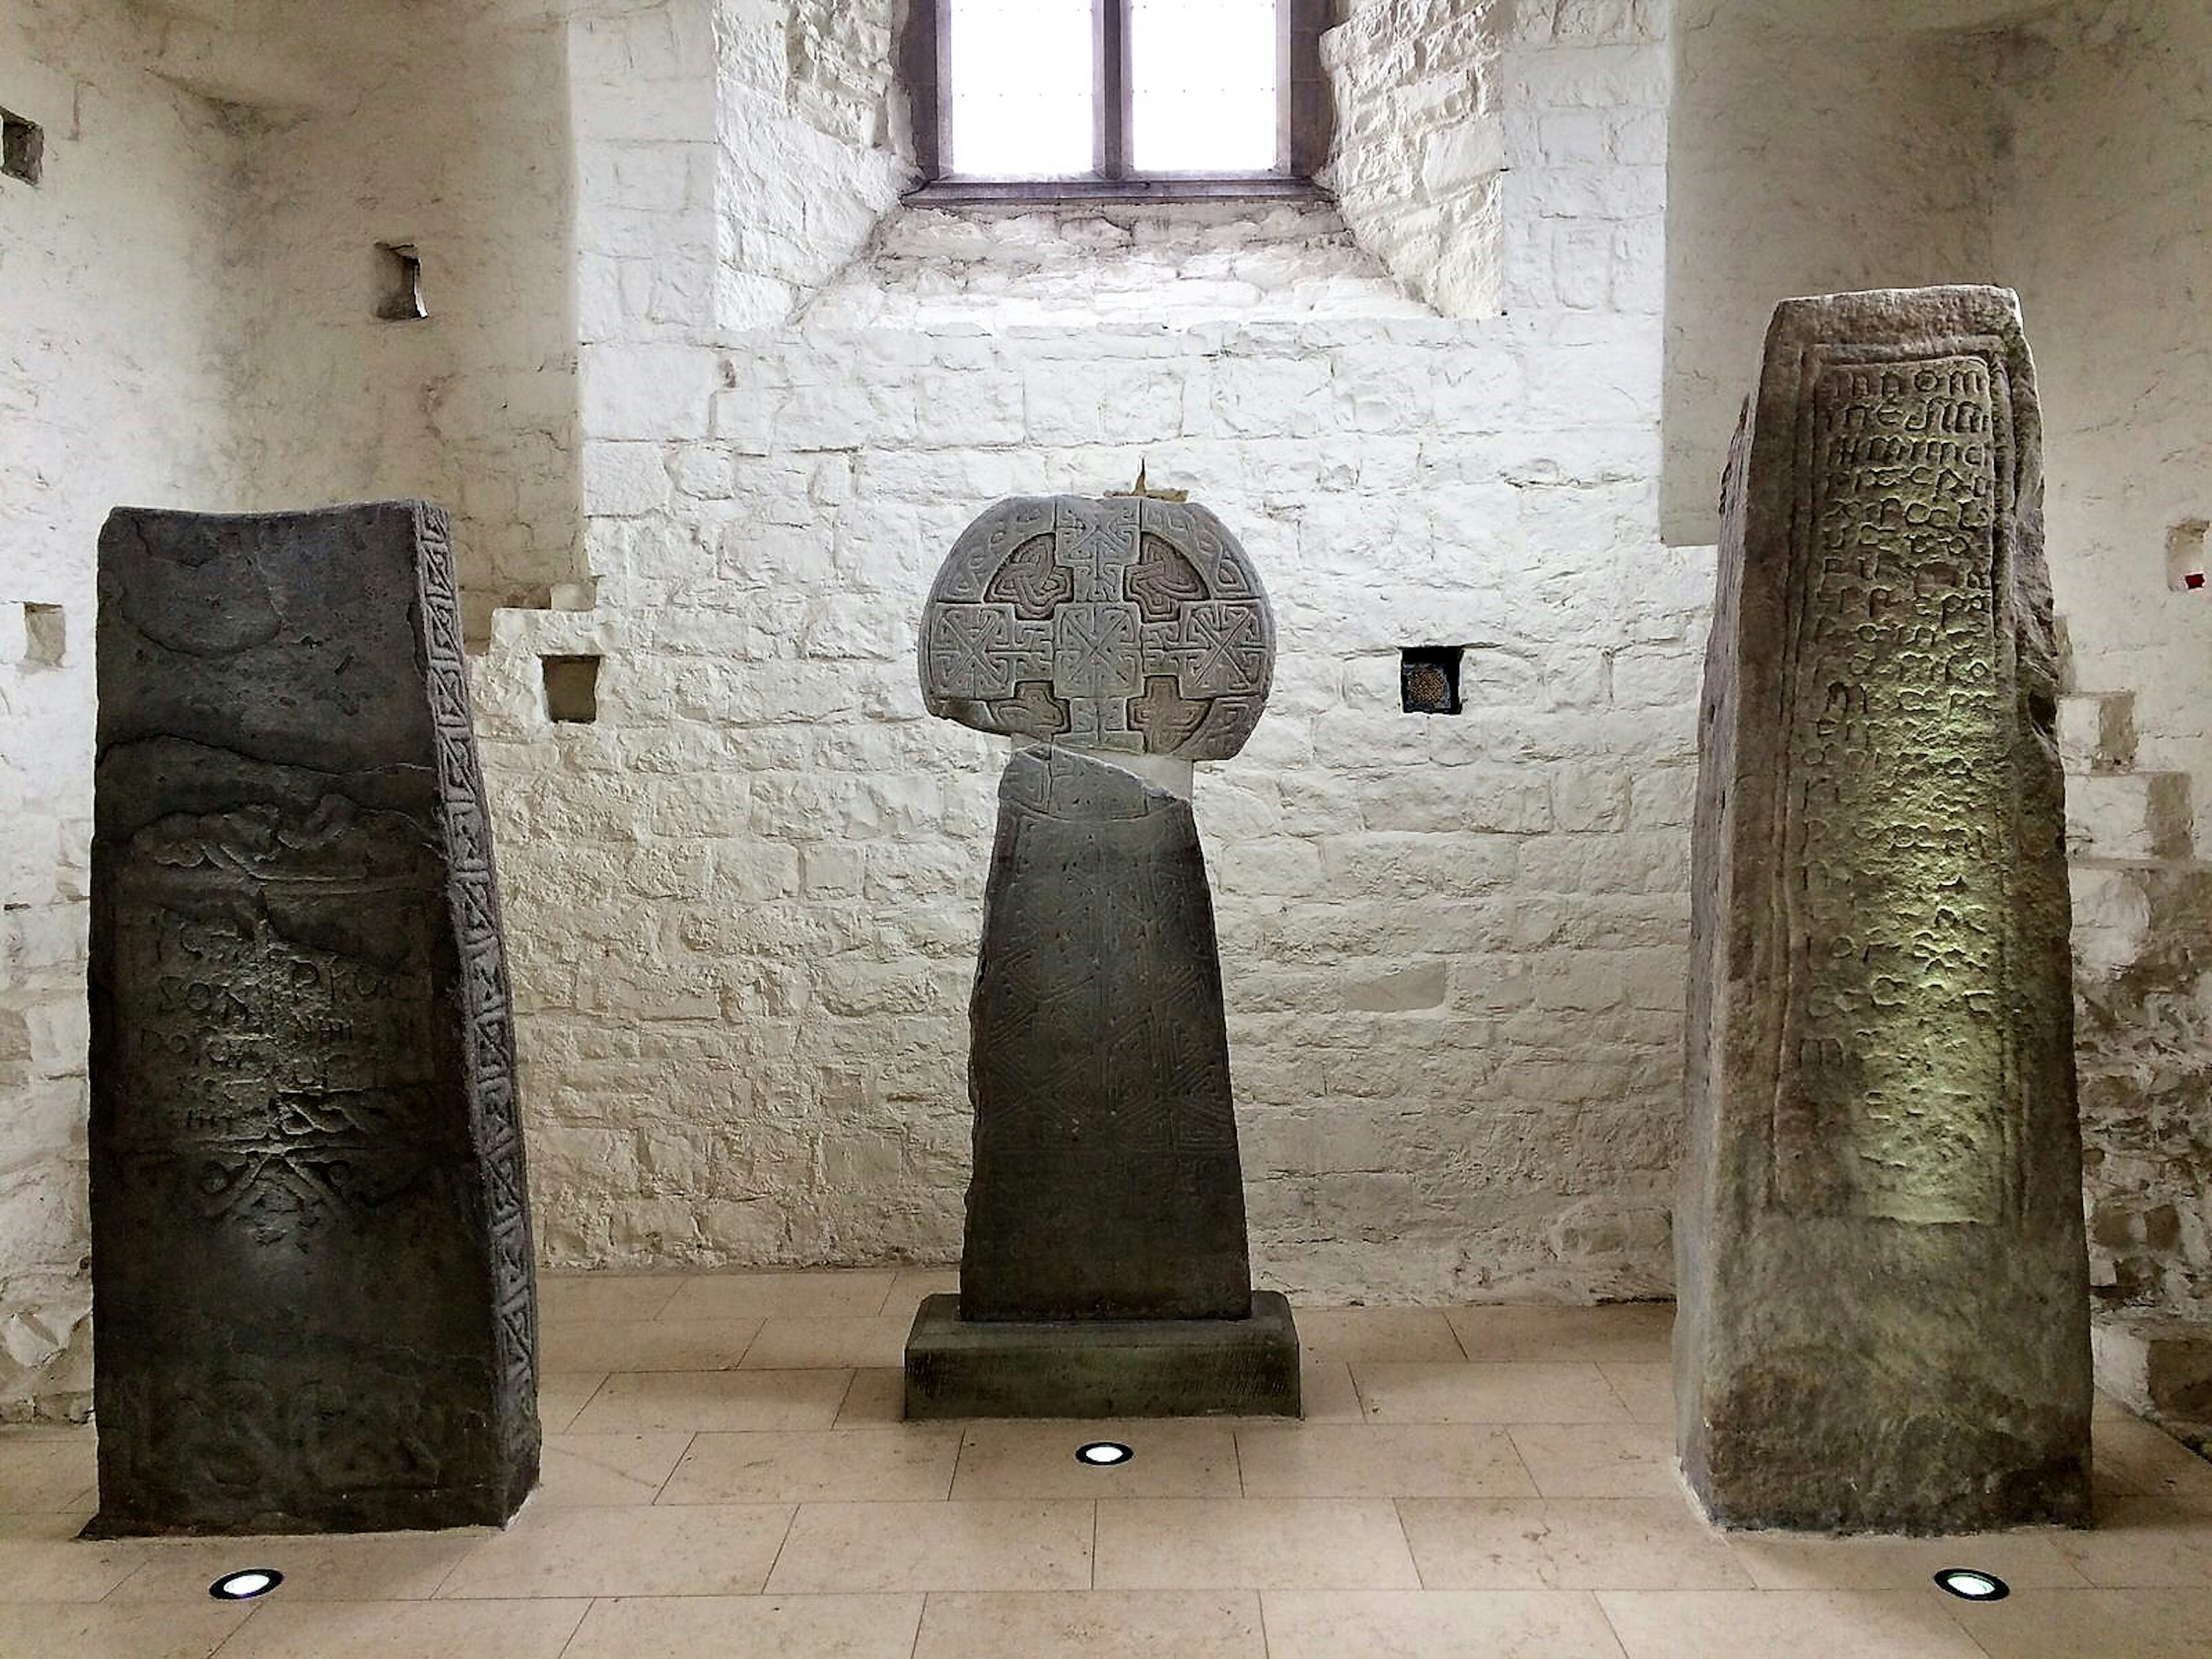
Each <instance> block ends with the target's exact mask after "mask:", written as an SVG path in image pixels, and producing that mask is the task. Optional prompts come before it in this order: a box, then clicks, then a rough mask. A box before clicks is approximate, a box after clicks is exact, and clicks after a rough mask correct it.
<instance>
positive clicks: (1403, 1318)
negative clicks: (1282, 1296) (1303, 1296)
mask: <svg viewBox="0 0 2212 1659" xmlns="http://www.w3.org/2000/svg"><path fill="white" fill-rule="evenodd" d="M1292 1311H1293V1314H1294V1316H1295V1317H1296V1318H1297V1327H1298V1346H1299V1347H1300V1348H1301V1349H1302V1350H1303V1351H1304V1354H1305V1357H1306V1358H1309V1359H1342V1360H1346V1361H1350V1362H1352V1363H1358V1364H1376V1363H1382V1362H1395V1363H1401V1364H1402V1363H1407V1362H1419V1361H1431V1362H1435V1361H1444V1362H1456V1361H1458V1360H1462V1359H1464V1358H1467V1356H1466V1355H1465V1354H1463V1353H1462V1352H1460V1346H1459V1339H1458V1338H1457V1337H1456V1336H1454V1335H1453V1334H1452V1328H1451V1325H1450V1323H1449V1321H1447V1320H1446V1319H1445V1317H1444V1316H1443V1314H1442V1313H1441V1312H1439V1311H1438V1310H1436V1309H1434V1308H1298V1309H1295V1310H1292Z"/></svg>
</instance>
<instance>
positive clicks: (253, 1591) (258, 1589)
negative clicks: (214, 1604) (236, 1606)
mask: <svg viewBox="0 0 2212 1659" xmlns="http://www.w3.org/2000/svg"><path fill="white" fill-rule="evenodd" d="M283 1582H284V1575H283V1573H281V1572H279V1571H276V1568H274V1567H248V1568H247V1569H246V1571H244V1572H227V1573H225V1574H223V1576H222V1577H220V1578H218V1579H216V1581H215V1583H212V1584H210V1585H209V1586H208V1594H209V1595H212V1596H213V1597H215V1599H216V1601H252V1599H253V1598H254V1597H255V1596H257V1595H268V1594H269V1592H270V1590H273V1589H276V1586H277V1585H279V1584H281V1583H283Z"/></svg>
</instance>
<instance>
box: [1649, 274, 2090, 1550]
mask: <svg viewBox="0 0 2212 1659" xmlns="http://www.w3.org/2000/svg"><path fill="white" fill-rule="evenodd" d="M2040 468H2041V456H2040V448H2039V422H2038V416H2037V408H2036V398H2035V383H2034V375H2033V368H2031V366H2030V363H2029V359H2028V352H2027V344H2026V342H2025V340H2024V339H2023V337H2022V335H2021V324H2020V314H2019V307H2018V302H2017V301H2015V298H2014V297H2013V295H2010V294H2009V293H2008V292H2005V291H2004V290H2002V289H1972V288H1960V289H1915V290H1905V291H1893V292H1884V293H1875V294H1863V295H1838V296H1835V297H1832V298H1829V299H1825V300H1807V301H1790V303H1788V304H1786V305H1784V306H1783V307H1781V308H1780V309H1779V310H1778V312H1777V313H1775V319H1774V323H1773V326H1772V328H1771V330H1770V331H1769V333H1768V336H1767V341H1766V355H1765V370H1764V374H1763V375H1762V377H1761V380H1760V382H1759V393H1758V398H1757V400H1756V402H1755V404H1753V406H1752V407H1751V409H1750V410H1749V411H1748V412H1747V417H1746V424H1745V428H1744V429H1743V431H1742V432H1741V433H1740V434H1739V435H1738V439H1737V444H1736V449H1735V455H1734V457H1733V459H1732V460H1731V464H1730V467H1729V483H1728V486H1727V496H1726V516H1725V523H1724V527H1723V547H1722V550H1721V570H1720V581H1719V596H1718V604H1717V611H1716V616H1715V620H1714V625H1713V630H1712V635H1711V648H1710V652H1709V654H1708V657H1707V660H1706V671H1705V702H1704V708H1703V711H1702V719H1701V727H1700V744H1699V749H1700V764H1699V802H1698V815H1697V825H1696V830H1695V842H1694V872H1693V892H1694V897H1693V902H1692V912H1693V915H1692V927H1693V932H1694V937H1695V951H1694V967H1693V971H1692V986H1691V995H1690V1021H1689V1053H1688V1067H1687V1070H1688V1094H1689V1116H1690V1142H1689V1146H1688V1150H1687V1155H1686V1158H1685V1162H1684V1190H1683V1194H1682V1201H1681V1203H1680V1206H1679V1209H1678V1212H1677V1218H1676V1226H1675V1238H1676V1249H1677V1255H1678V1268H1679V1277H1678V1295H1679V1297H1680V1310H1679V1316H1678V1318H1677V1320H1676V1322H1675V1328H1674V1329H1675V1385H1676V1397H1677V1406H1678V1411H1679V1429H1680V1442H1681V1449H1682V1459H1683V1463H1684V1467H1685V1470H1686V1474H1687V1475H1688V1477H1689V1480H1690V1482H1691V1485H1692V1487H1693V1488H1694V1489H1695V1490H1696V1492H1698V1494H1699V1497H1700V1498H1702V1499H1703V1500H1704V1502H1705V1504H1706V1506H1707V1508H1708V1509H1709V1510H1710V1511H1711V1513H1712V1515H1713V1516H1715V1518H1716V1519H1717V1520H1719V1521H1721V1522H1723V1523H1726V1524H1729V1525H1738V1526H1771V1527H1790V1528H1807V1529H1831V1528H1832V1529H1840V1530H1881V1531H1902V1532H1950V1531H1960V1530H1965V1529H1970V1528H1988V1527H2002V1526H2011V1525H2018V1524H2023V1523H2027V1522H2071V1523H2077V1524H2078V1523H2082V1522H2087V1519H2088V1515H2089V1486H2088V1474H2089V1407H2090V1398H2091V1395H2090V1371H2089V1349H2088V1330H2087V1306H2088V1286H2087V1263H2086V1258H2085V1255H2084V1249H2083V1243H2082V1230H2081V1139H2080V1133H2079V1127H2078V1122H2077V1119H2076V1115H2075V1079H2074V1060H2073V1043H2072V1026H2073V1004H2072V1001H2071V999H2070V994H2069V952H2068V942H2067V933H2068V897H2067V877H2066V865H2065V857H2064V850H2063V802H2062V794H2061V792H2062V787H2063V786H2062V783H2061V779H2060V775H2059V764H2058V756H2057V743H2056V738H2055V732H2054V724H2055V719H2056V701H2055V700H2056V696H2057V673H2056V662H2055V652H2054V647H2053V639H2052V630H2051V597H2050V587H2049V583H2048V579H2047V577H2046V574H2045V567H2044V558H2043V531H2042V507H2041V501H2042V480H2041V472H2040Z"/></svg>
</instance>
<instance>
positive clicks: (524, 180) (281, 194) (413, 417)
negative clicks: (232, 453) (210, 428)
mask: <svg viewBox="0 0 2212 1659" xmlns="http://www.w3.org/2000/svg"><path fill="white" fill-rule="evenodd" d="M560 9H561V8H560V6H559V4H558V0H473V3H471V4H467V5H461V6H452V5H446V6H433V7H422V6H416V5H410V4H405V3H402V0H370V3H356V4H351V5H347V6H343V7H337V8H326V9H319V10H318V11H317V12H316V14H315V15H314V17H313V21H312V24H311V25H310V26H307V27H302V25H301V21H300V19H299V17H298V15H297V8H295V7H293V6H291V5H289V3H286V0H261V13H260V15H258V17H257V18H255V19H253V20H252V23H253V27H252V30H251V31H250V32H249V38H252V39H258V40H274V41H278V42H283V43H287V44H289V46H291V48H292V49H293V50H294V51H295V52H298V51H306V52H313V53H314V54H315V56H314V58H313V63H314V64H316V66H317V68H318V70H319V75H320V77H321V81H322V85H321V86H320V87H319V88H318V89H317V92H316V94H315V95H314V96H313V98H312V99H311V100H307V101H304V102H302V103H301V104H300V105H298V106H294V107H284V106H278V107H276V108H275V109H273V110H270V111H269V112H267V113H265V114H264V116H263V117H262V118H260V119H259V121H258V122H257V123H256V124H255V125H254V126H253V129H252V135H251V141H250V146H249V149H248V153H247V155H246V167H245V172H244V176H243V183H244V193H243V200H242V201H240V203H239V204H238V207H237V210H236V211H237V214H238V221H239V222H238V234H237V241H236V244H235V245H234V246H235V264H234V270H233V272H232V274H231V276H229V278H228V288H229V289H230V291H231V297H232V301H233V303H234V304H235V305H236V306H238V307H240V310H241V311H244V312H246V313H250V316H251V336H250V337H251V340H252V348H251V350H250V352H249V353H248V356H247V357H246V367H247V375H246V388H245V398H246V412H247V414H248V416H249V418H250V421H251V423H252V441H251V445H250V447H249V450H248V453H247V454H246V469H245V473H244V480H245V483H246V495H245V498H244V500H243V501H242V503H241V504H242V505H245V506H248V507H255V508H271V509H274V508H288V507H310V506H319V505H321V504H323V503H325V502H331V501H374V500H382V499H388V498H391V497H394V496H407V495H421V496H426V497H428V498H429V499H431V500H434V501H439V502H440V503H441V504H443V505H445V506H446V507H449V508H450V509H451V510H452V511H453V513H454V549H455V555H456V557H457V559H458V561H459V574H460V579H461V583H462V588H463V606H464V623H465V629H466V631H467V633H468V634H469V635H470V636H471V637H472V638H477V637H482V636H483V635H484V634H485V633H487V632H488V631H489V621H490V615H491V611H492V610H493V609H494V608H495V606H499V605H545V604H547V603H548V602H549V600H550V597H551V593H552V590H553V588H554V587H555V586H560V585H563V584H567V583H569V582H572V581H573V580H574V578H575V576H576V574H577V573H578V569H579V566H580V553H579V550H578V547H577V523H578V501H579V488H578V483H577V471H576V441H575V422H576V400H577V392H576V371H575V356H576V326H575V299H574V292H575V265H574V256H573V253H572V252H571V234H570V220H571V217H572V199H573V196H574V190H573V179H574V173H573V147H572V144H571V142H570V137H569V131H568V106H567V102H566V100H565V99H564V97H563V96H562V83H563V80H564V76H565V70H566V62H567V56H568V53H567V43H566V39H565V33H566V28H565V22H564V21H563V20H562V17H561V16H560V15H559V12H560ZM380 243H387V244H396V245H404V246H411V247H412V248H413V249H414V250H415V251H416V254H417V256H418V257H419V258H420V259H421V261H422V296H423V300H424V302H425V304H426V306H427V307H428V313H429V314H428V317H427V318H425V319H421V320H416V321H389V320H384V319H380V318H379V317H378V315H377V314H376V313H377V307H378V303H379V301H380V298H381V297H382V293H383V284H384V282H385V280H386V279H385V275H384V270H383V263H384V262H383V260H382V258H380V254H379V252H378V245H379V244H380Z"/></svg>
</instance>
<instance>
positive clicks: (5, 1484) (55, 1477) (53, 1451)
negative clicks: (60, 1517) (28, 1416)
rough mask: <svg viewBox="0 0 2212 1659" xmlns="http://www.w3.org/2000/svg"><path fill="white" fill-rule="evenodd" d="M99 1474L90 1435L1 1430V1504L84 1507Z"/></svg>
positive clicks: (23, 1507)
mask: <svg viewBox="0 0 2212 1659" xmlns="http://www.w3.org/2000/svg"><path fill="white" fill-rule="evenodd" d="M99 1479H100V1467H99V1455H98V1449H97V1445H96V1443H95V1442H94V1439H93V1437H91V1436H90V1435H88V1434H83V1433H72V1434H69V1435H47V1434H21V1433H18V1432H17V1431H15V1430H14V1429H0V1509H5V1510H9V1512H10V1513H15V1512H19V1511H25V1510H82V1509H84V1508H87V1507H88V1506H89V1505H88V1498H87V1494H88V1493H90V1492H92V1491H93V1489H94V1486H95V1485H96V1484H97V1483H98V1481H99Z"/></svg>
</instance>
